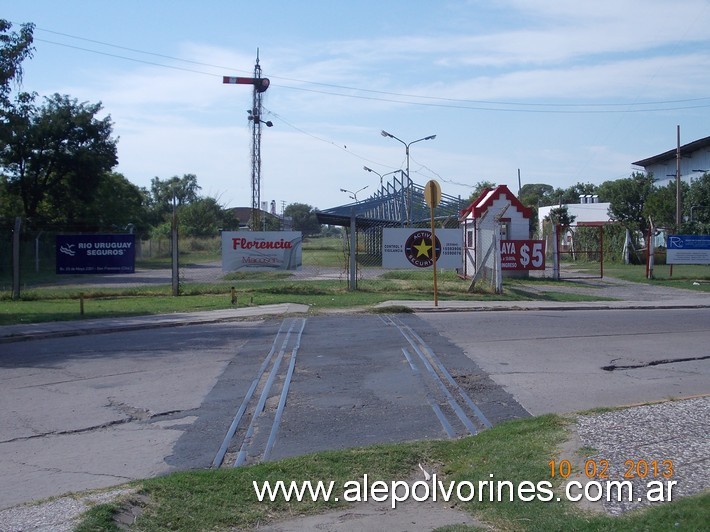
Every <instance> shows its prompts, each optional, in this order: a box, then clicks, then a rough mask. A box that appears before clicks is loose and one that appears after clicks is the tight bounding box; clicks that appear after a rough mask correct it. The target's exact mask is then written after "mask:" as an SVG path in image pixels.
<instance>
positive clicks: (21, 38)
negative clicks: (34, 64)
mask: <svg viewBox="0 0 710 532" xmlns="http://www.w3.org/2000/svg"><path fill="white" fill-rule="evenodd" d="M11 29H12V24H11V23H10V22H8V21H7V20H3V19H0V107H1V108H2V109H3V110H5V109H7V108H8V107H10V93H11V92H12V86H11V85H12V82H15V83H17V84H19V83H21V82H22V62H23V61H24V60H25V59H28V58H31V57H32V54H33V53H34V46H33V45H32V41H33V37H32V33H33V32H34V24H22V25H21V26H20V32H19V33H17V32H14V31H13V32H11V31H10V30H11Z"/></svg>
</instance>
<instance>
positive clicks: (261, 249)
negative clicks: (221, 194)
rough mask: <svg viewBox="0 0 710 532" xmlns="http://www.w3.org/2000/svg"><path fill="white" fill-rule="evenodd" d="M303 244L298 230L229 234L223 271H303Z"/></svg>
mask: <svg viewBox="0 0 710 532" xmlns="http://www.w3.org/2000/svg"><path fill="white" fill-rule="evenodd" d="M302 241H303V236H302V234H301V233H300V232H297V231H256V232H252V231H225V232H223V233H222V271H225V272H236V271H245V270H299V269H300V268H301V249H302V246H301V243H302Z"/></svg>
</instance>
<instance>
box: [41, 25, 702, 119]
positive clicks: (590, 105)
mask: <svg viewBox="0 0 710 532" xmlns="http://www.w3.org/2000/svg"><path fill="white" fill-rule="evenodd" d="M35 29H36V30H39V31H43V32H47V33H52V34H54V35H60V36H63V37H68V38H71V39H76V40H81V41H85V42H90V43H93V44H98V45H101V46H108V47H111V48H116V49H119V50H125V51H129V52H133V53H138V54H144V55H150V56H154V57H160V58H162V59H169V60H171V61H178V62H182V63H187V64H192V65H198V66H204V67H208V68H219V69H222V70H231V71H236V72H247V71H245V70H240V69H235V68H232V67H226V66H222V65H214V64H210V63H204V62H201V61H193V60H190V59H184V58H179V57H174V56H170V55H166V54H159V53H155V52H149V51H145V50H140V49H137V48H131V47H127V46H122V45H117V44H112V43H107V42H104V41H99V40H96V39H88V38H85V37H79V36H76V35H71V34H68V33H63V32H58V31H54V30H49V29H45V28H35ZM35 40H36V41H38V42H46V43H48V44H53V45H56V46H63V47H67V48H73V49H76V50H81V51H85V52H89V53H95V54H99V55H104V56H108V57H114V58H117V59H123V60H127V61H133V62H137V63H143V64H148V65H152V66H157V67H161V68H168V69H172V70H180V71H185V72H192V73H195V74H201V75H206V76H212V77H222V75H221V74H215V73H211V72H205V71H201V70H194V69H189V68H184V67H178V66H175V65H166V64H163V63H158V62H155V61H146V60H144V59H137V58H134V57H127V56H124V55H119V54H112V53H108V52H103V51H100V50H94V49H91V48H86V47H81V46H76V45H71V44H67V43H61V42H57V41H50V40H47V39H40V38H36V39H35ZM269 79H271V80H272V81H273V80H283V81H287V82H292V83H301V84H307V85H313V86H321V87H327V88H331V89H337V90H340V91H355V92H357V93H360V94H347V93H342V92H332V91H325V90H318V89H312V88H307V87H298V86H292V85H286V84H280V85H279V86H280V87H281V88H284V89H289V90H296V91H303V92H313V93H316V94H325V95H329V96H337V97H341V98H355V99H361V100H373V101H381V102H388V103H398V104H406V105H415V106H424V107H443V108H451V109H462V110H475V111H495V112H518V113H566V114H579V113H582V114H590V113H592V114H596V113H604V114H606V113H639V112H659V111H677V110H686V109H698V108H705V107H710V96H708V97H702V98H685V99H675V100H657V101H646V102H631V103H629V102H585V103H577V102H571V103H550V102H506V101H498V100H471V99H459V98H446V97H441V96H429V95H422V94H407V93H399V92H392V91H382V90H376V89H367V88H361V87H349V86H344V85H336V84H330V83H322V82H315V81H309V80H301V79H296V78H288V77H283V76H273V75H269ZM367 94H370V95H375V96H367ZM378 95H379V96H378ZM380 96H383V97H380ZM412 100H420V101H412ZM421 100H423V101H421ZM702 101H707V102H708V103H706V104H702V105H683V106H678V104H683V103H688V104H690V103H693V102H702ZM494 106H499V107H494ZM654 106H656V107H654ZM658 106H662V107H658ZM668 106H675V107H668ZM609 107H611V108H614V107H624V109H608V108H609Z"/></svg>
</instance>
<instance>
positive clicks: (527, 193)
mask: <svg viewBox="0 0 710 532" xmlns="http://www.w3.org/2000/svg"><path fill="white" fill-rule="evenodd" d="M553 191H554V189H553V188H552V185H546V184H544V183H526V184H525V185H523V186H522V187H521V188H520V197H519V198H518V199H519V200H520V201H521V203H522V204H523V205H525V206H527V207H534V208H537V207H538V206H543V205H552V203H551V199H550V198H551V195H552V192H553Z"/></svg>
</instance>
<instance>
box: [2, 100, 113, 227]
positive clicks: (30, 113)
mask: <svg viewBox="0 0 710 532" xmlns="http://www.w3.org/2000/svg"><path fill="white" fill-rule="evenodd" d="M101 109H102V107H101V104H100V103H97V104H88V103H78V102H77V100H76V99H72V98H70V97H69V96H60V95H59V94H55V95H53V96H52V97H48V98H46V99H45V105H44V106H42V107H41V108H36V107H35V106H34V104H33V102H32V101H31V99H26V100H23V101H22V102H21V105H15V106H14V107H13V109H12V110H11V111H10V112H9V113H8V114H7V115H6V117H7V118H8V120H7V122H6V124H5V125H7V126H8V127H7V128H3V131H2V132H1V133H0V134H1V137H0V143H1V144H0V168H1V169H2V170H3V171H4V173H5V175H6V176H7V180H8V185H9V190H10V192H11V193H15V194H18V195H19V197H20V199H21V201H22V207H23V211H24V215H25V216H26V217H28V218H30V219H31V220H38V219H40V218H47V217H48V216H47V211H48V210H51V205H52V204H55V205H56V204H59V203H61V205H62V206H63V208H64V209H66V211H67V213H69V217H70V218H71V217H72V214H71V213H72V211H77V210H79V209H80V208H81V204H82V203H87V202H90V201H91V200H92V198H93V196H94V193H95V191H96V189H97V187H98V185H99V183H100V180H101V178H102V176H104V175H105V173H106V172H108V171H110V170H111V168H113V167H114V166H115V165H116V163H117V158H116V140H114V139H113V138H112V137H111V134H112V124H111V118H110V116H107V117H105V118H102V119H99V118H97V114H98V113H99V111H101Z"/></svg>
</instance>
